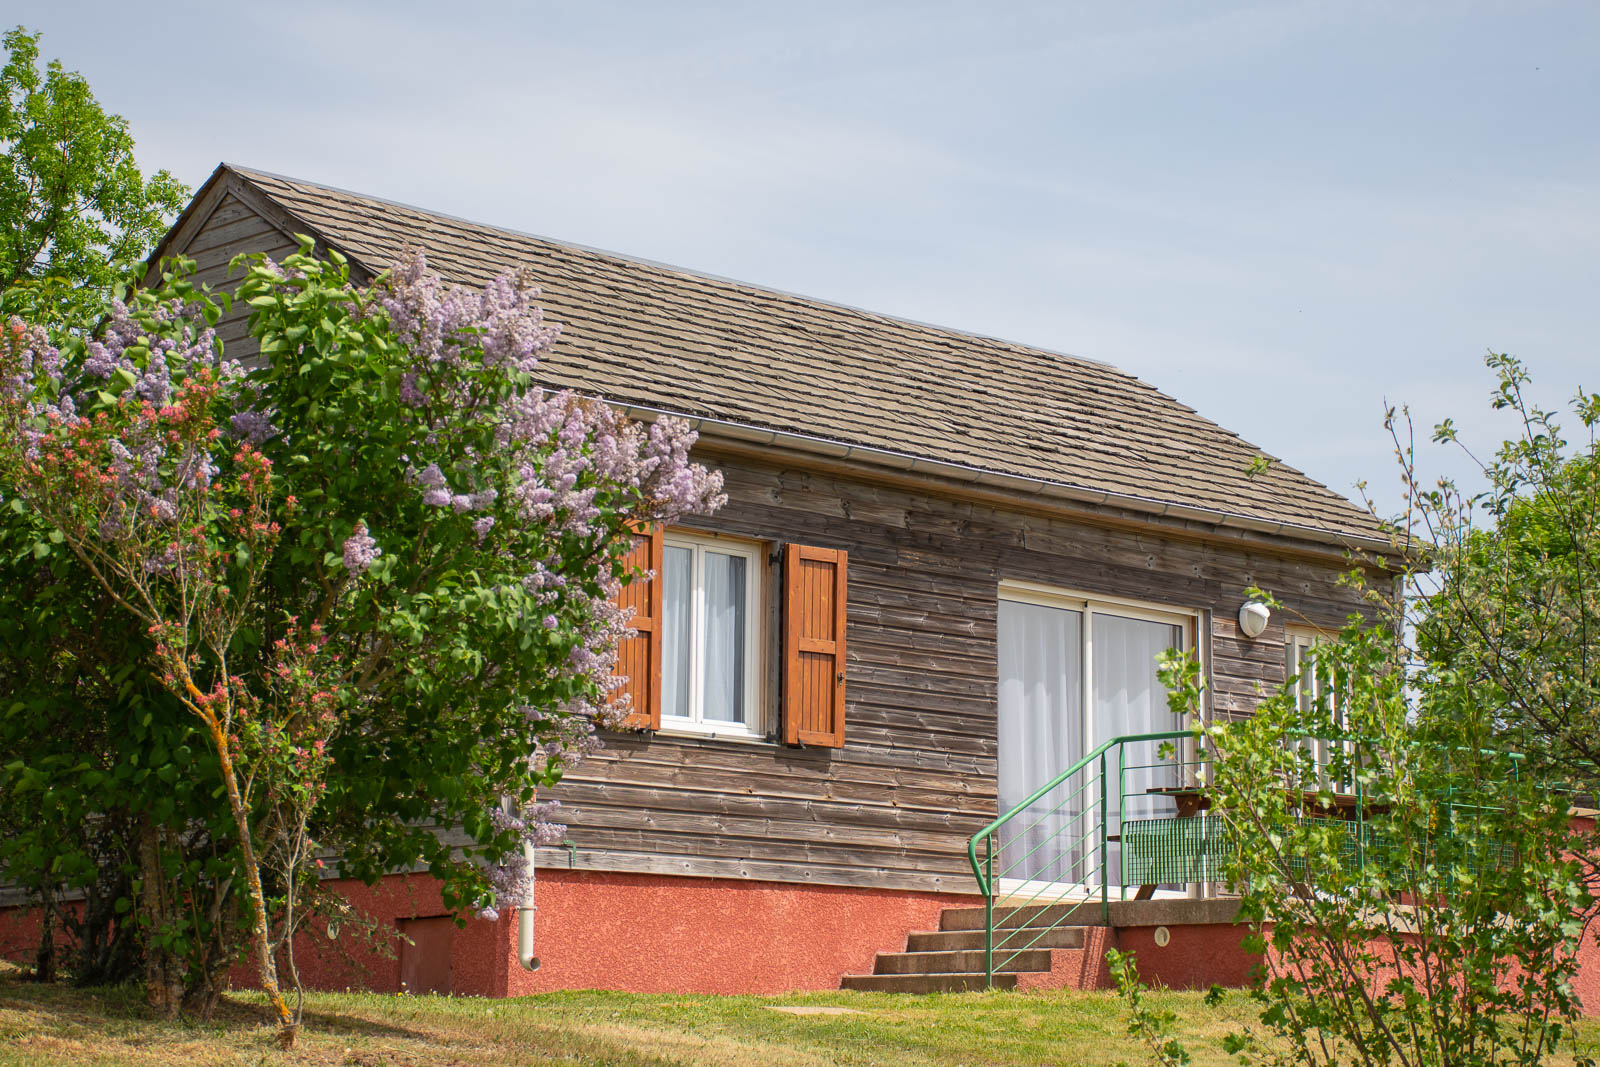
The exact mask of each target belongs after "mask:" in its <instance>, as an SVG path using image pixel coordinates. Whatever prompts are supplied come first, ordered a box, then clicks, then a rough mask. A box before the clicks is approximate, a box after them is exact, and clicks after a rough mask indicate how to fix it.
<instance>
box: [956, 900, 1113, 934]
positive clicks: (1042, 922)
mask: <svg viewBox="0 0 1600 1067" xmlns="http://www.w3.org/2000/svg"><path fill="white" fill-rule="evenodd" d="M994 917H995V925H996V927H998V928H1001V929H1025V928H1028V927H1040V926H1060V925H1070V926H1100V925H1102V918H1101V914H1100V902H1099V901H1098V900H1091V901H1083V902H1073V903H1071V904H1030V905H1024V906H1021V907H1006V906H1005V905H1003V904H997V905H995V909H994ZM983 923H984V913H983V909H982V908H946V909H945V910H944V913H943V914H941V915H940V916H939V929H940V930H947V931H948V930H982V929H983Z"/></svg>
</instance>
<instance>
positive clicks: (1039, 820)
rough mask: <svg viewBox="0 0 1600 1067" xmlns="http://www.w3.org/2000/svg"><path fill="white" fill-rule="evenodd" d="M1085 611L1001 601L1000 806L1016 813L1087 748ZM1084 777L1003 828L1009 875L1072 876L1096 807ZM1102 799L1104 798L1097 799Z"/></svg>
mask: <svg viewBox="0 0 1600 1067" xmlns="http://www.w3.org/2000/svg"><path fill="white" fill-rule="evenodd" d="M1082 631H1083V616H1082V614H1080V613H1079V612H1076V611H1069V610H1067V609H1064V608H1051V607H1043V606H1040V605H1037V604H1019V603H1017V602H1015V601H1010V600H1002V601H1000V618H999V651H1000V663H999V673H1000V810H1001V811H1002V812H1006V811H1010V810H1011V809H1012V808H1013V807H1015V806H1016V805H1018V804H1020V803H1021V802H1022V801H1024V800H1026V799H1027V798H1028V797H1029V796H1030V795H1032V793H1033V791H1034V790H1036V789H1038V788H1039V787H1040V786H1042V785H1044V784H1045V783H1047V782H1049V781H1050V780H1051V779H1052V778H1054V777H1056V776H1057V775H1059V774H1061V773H1062V772H1063V771H1065V770H1066V769H1067V768H1068V767H1070V766H1072V764H1073V763H1074V762H1075V761H1076V760H1077V759H1078V758H1079V757H1080V756H1081V755H1082V754H1083V746H1082V738H1083V673H1082V650H1083V636H1082ZM1083 787H1084V782H1083V775H1082V774H1079V775H1078V776H1076V777H1075V778H1074V779H1071V780H1069V781H1067V782H1064V783H1062V784H1061V785H1059V786H1057V787H1056V788H1055V790H1053V791H1052V792H1051V793H1049V794H1047V795H1046V796H1045V797H1044V798H1043V799H1042V800H1040V801H1039V802H1037V803H1035V804H1034V806H1033V807H1032V808H1031V809H1029V811H1028V812H1027V813H1026V814H1025V815H1024V816H1022V817H1020V818H1018V819H1014V820H1012V821H1011V822H1010V823H1007V824H1006V826H1005V827H1003V828H1002V829H1001V845H1000V862H999V863H998V864H997V867H998V868H999V870H998V871H997V872H996V873H997V874H1000V876H1001V877H1004V878H1008V879H1009V878H1016V879H1024V880H1028V881H1034V880H1039V881H1050V882H1071V881H1077V880H1078V879H1080V878H1082V877H1083V876H1084V875H1085V873H1086V872H1087V863H1086V861H1087V860H1088V859H1089V857H1087V856H1085V855H1084V854H1083V849H1082V847H1081V845H1082V843H1083V841H1084V839H1085V835H1086V833H1087V830H1088V828H1089V820H1090V819H1091V817H1092V814H1093V813H1089V812H1085V811H1084V806H1083V805H1084V801H1085V799H1086V798H1085V796H1084V793H1083ZM1094 799H1095V800H1098V799H1099V797H1098V796H1096V797H1094Z"/></svg>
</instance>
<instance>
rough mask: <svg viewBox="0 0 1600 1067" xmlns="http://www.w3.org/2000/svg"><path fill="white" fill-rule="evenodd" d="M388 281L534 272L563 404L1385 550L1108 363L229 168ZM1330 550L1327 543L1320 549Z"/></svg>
mask: <svg viewBox="0 0 1600 1067" xmlns="http://www.w3.org/2000/svg"><path fill="white" fill-rule="evenodd" d="M228 169H229V170H231V171H232V172H233V173H234V174H236V175H238V176H239V178H240V179H242V180H243V181H245V182H247V183H248V184H249V185H250V186H252V187H254V189H255V190H257V191H259V193H260V194H261V195H263V196H265V197H266V198H268V199H269V200H271V201H272V202H274V203H275V204H276V205H277V206H278V207H279V208H281V209H282V210H283V211H285V212H287V213H288V214H289V215H290V216H292V217H293V219H294V220H297V221H299V222H303V223H304V225H305V231H306V232H307V233H309V234H311V235H314V236H317V237H320V238H321V239H322V240H323V241H324V242H325V243H326V244H328V245H330V246H332V247H335V248H338V249H339V250H340V251H342V252H344V253H345V254H346V255H348V256H350V257H351V258H352V259H353V260H354V261H356V262H357V263H358V264H361V265H362V266H365V267H367V268H368V269H371V270H374V271H376V270H381V269H383V268H384V267H386V266H388V265H389V264H390V263H392V262H393V261H395V260H396V259H398V258H399V257H400V255H401V254H402V252H403V251H404V250H405V249H406V248H407V247H408V246H409V247H420V248H422V249H423V250H424V251H425V252H426V253H427V256H428V262H429V265H430V266H431V267H432V268H433V269H434V270H437V271H439V272H440V273H441V274H443V275H444V276H445V277H446V278H448V279H450V280H452V281H456V282H461V283H466V284H481V283H483V282H485V281H487V280H488V279H490V278H492V277H493V276H495V275H496V274H498V273H500V272H502V271H505V270H508V269H514V268H516V267H521V266H527V267H530V268H531V269H532V271H533V273H534V276H535V277H536V278H537V279H538V280H539V283H540V285H541V287H542V289H543V295H542V299H541V303H542V304H543V306H544V308H545V311H546V314H547V315H548V316H549V317H550V318H551V319H553V320H554V321H557V322H560V323H561V324H562V333H561V340H560V342H559V343H558V345H557V346H556V349H555V351H554V352H553V353H552V354H551V355H550V356H548V357H547V358H546V360H545V361H544V362H543V363H542V364H541V366H542V368H543V372H544V376H545V377H546V378H547V379H548V381H549V384H552V385H556V386H563V387H572V388H575V389H579V390H582V391H585V392H588V393H593V394H599V395H602V396H604V397H606V398H607V399H609V400H613V401H618V402H623V403H627V404H632V405H637V406H642V407H648V408H655V409H660V410H666V411H672V412H679V413H683V414H686V415H692V416H698V417H702V418H708V419H715V420H720V421H723V422H731V423H738V424H743V425H748V426H755V427H760V428H763V429H767V430H774V431H779V432H784V433H793V434H801V435H806V436H808V437H813V438H822V439H825V440H829V441H836V442H840V443H842V444H847V445H855V446H863V447H866V448H869V449H881V450H886V451H890V452H896V453H901V454H911V455H914V456H920V457H926V458H928V459H931V460H935V461H939V462H943V463H950V464H958V465H961V466H964V467H968V468H977V469H979V470H983V471H990V472H994V473H997V474H1002V475H1011V476H1016V477H1021V478H1028V479H1038V480H1040V481H1044V482H1049V483H1056V484H1060V485H1064V486H1070V487H1076V488H1080V489H1086V490H1090V491H1095V492H1104V493H1110V494H1116V495H1119V496H1130V497H1136V498H1143V499H1145V500H1148V501H1154V502H1161V503H1165V504H1175V505H1179V506H1181V507H1189V508H1196V509H1202V510H1205V511H1214V512H1222V513H1224V514H1227V515H1233V516H1240V517H1244V518H1246V519H1255V520H1261V521H1263V522H1268V523H1273V524H1288V525H1290V526H1294V527H1301V528H1304V529H1306V530H1307V531H1320V532H1321V533H1322V534H1323V536H1324V537H1326V535H1328V534H1336V535H1342V536H1350V537H1356V538H1361V539H1366V538H1372V537H1376V536H1381V528H1380V526H1379V525H1378V523H1377V522H1376V521H1375V520H1374V519H1373V517H1372V516H1371V515H1369V514H1368V513H1367V512H1366V511H1365V510H1364V509H1362V508H1359V507H1357V506H1356V505H1354V504H1353V503H1351V502H1350V501H1349V500H1347V499H1345V498H1344V497H1342V496H1340V495H1339V494H1337V493H1335V492H1333V491H1332V490H1330V489H1328V488H1327V487H1325V486H1323V485H1321V484H1320V483H1318V482H1316V481H1314V480H1312V479H1311V478H1309V477H1307V476H1306V475H1304V474H1302V473H1300V472H1299V471H1297V470H1295V469H1294V468H1292V467H1289V466H1287V465H1286V464H1283V463H1281V462H1277V461H1273V462H1272V463H1271V464H1270V466H1269V467H1268V469H1267V470H1266V471H1265V472H1264V473H1259V474H1257V475H1256V476H1255V477H1253V478H1252V477H1250V476H1248V474H1247V470H1248V468H1249V467H1250V464H1251V462H1252V460H1254V459H1255V458H1256V457H1257V456H1258V455H1261V454H1262V453H1261V452H1260V450H1259V449H1257V448H1255V447H1254V446H1253V445H1251V444H1250V443H1248V442H1247V441H1244V440H1242V439H1241V438H1240V437H1239V436H1238V435H1237V434H1234V433H1231V432H1229V431H1227V430H1225V429H1223V428H1222V427H1220V426H1218V425H1217V424H1216V423H1214V422H1212V421H1210V420H1209V419H1206V418H1203V417H1201V416H1200V415H1199V414H1197V413H1196V412H1195V411H1194V410H1193V409H1192V408H1189V407H1187V406H1185V405H1183V404H1180V403H1179V402H1177V401H1176V400H1174V399H1172V398H1171V397H1169V396H1167V395H1166V394H1164V393H1162V392H1160V391H1159V390H1157V389H1155V388H1154V387H1152V386H1150V385H1148V384H1147V383H1145V382H1143V381H1140V380H1139V379H1138V378H1136V377H1134V376H1133V375H1131V374H1126V373H1124V372H1122V371H1119V370H1117V369H1116V368H1114V367H1110V366H1107V365H1105V364H1103V363H1099V362H1095V361H1093V360H1087V359H1080V358H1076V357H1073V356H1066V355H1061V354H1059V353H1055V352H1048V351H1044V350H1041V349H1037V348H1030V347H1027V346H1025V345H1019V344H1012V343H1010V342H1007V341H1001V340H997V339H994V338H990V337H981V336H976V335H973V334H968V333H962V332H959V331H956V330H950V329H942V328H939V327H934V326H927V325H923V324H920V323H915V322H908V321H906V320H903V319H896V318H891V317H889V316H886V315H878V314H873V313H871V312H867V311H861V310H857V309H855V308H849V307H842V306H839V305H836V304H830V303H826V302H824V301H820V300H814V299H809V298H806V297H801V296H795V295H792V294H788V293H782V292H775V291H773V290H769V289H761V288H758V287H756V286H753V285H745V284H742V283H739V282H734V281H729V280H726V279H723V278H716V277H710V276H707V275H703V274H696V273H693V272H691V271H687V270H682V269H679V268H675V267H667V266H663V265H660V264H655V263H649V262H644V261H641V260H637V259H631V258H628V257H626V256H621V255H616V254H613V253H609V252H601V251H597V250H594V249H589V248H583V247H578V246H574V245H570V244H563V243H561V242H558V241H552V240H547V239H544V238H540V237H534V236H530V235H528V234H523V233H518V232H515V231H511V230H505V229H501V228H498V227H495V226H487V225H483V224H480V223H474V222H467V221H464V220H461V219H456V218H452V217H450V216H446V215H440V214H435V213H432V212H428V211H423V210H420V209H417V208H413V207H407V206H404V205H400V204H395V203H391V202H389V201H385V200H380V199H376V198H373V197H369V196H361V195H357V194H354V193H349V192H345V191H342V190H338V189H332V188H328V187H326V186H322V185H316V184H313V183H311V182H305V181H300V180H296V179H291V178H285V177H281V176H277V175H271V174H266V173H263V172H259V171H252V170H246V169H243V168H238V167H231V166H230V167H228ZM1319 539H1320V538H1319Z"/></svg>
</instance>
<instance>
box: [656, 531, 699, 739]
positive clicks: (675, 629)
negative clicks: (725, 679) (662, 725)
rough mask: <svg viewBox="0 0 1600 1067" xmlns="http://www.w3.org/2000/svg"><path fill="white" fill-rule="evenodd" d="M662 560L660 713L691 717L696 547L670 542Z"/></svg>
mask: <svg viewBox="0 0 1600 1067" xmlns="http://www.w3.org/2000/svg"><path fill="white" fill-rule="evenodd" d="M664 555H665V558H664V559H663V560H662V563H661V584H662V592H663V600H662V604H661V608H662V616H663V618H662V633H661V635H660V641H661V714H662V715H663V716H666V715H673V716H677V717H678V718H687V717H688V716H689V662H690V661H689V656H690V653H691V652H692V650H693V645H694V640H693V637H694V635H693V633H692V632H691V627H692V626H693V617H694V549H692V548H680V547H677V546H674V545H668V546H667V547H666V551H665V553H664Z"/></svg>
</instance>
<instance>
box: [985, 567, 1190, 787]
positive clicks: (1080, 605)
mask: <svg viewBox="0 0 1600 1067" xmlns="http://www.w3.org/2000/svg"><path fill="white" fill-rule="evenodd" d="M999 599H1001V600H1010V601H1014V602H1016V603H1019V604H1038V605H1040V606H1042V607H1047V608H1066V609H1068V610H1070V611H1076V612H1078V613H1080V614H1081V616H1082V617H1083V634H1082V641H1083V664H1082V671H1081V673H1082V674H1083V679H1082V693H1081V705H1080V706H1081V707H1082V708H1083V737H1082V738H1081V739H1080V740H1081V741H1082V743H1083V751H1085V752H1089V751H1092V750H1093V749H1094V747H1095V746H1096V745H1098V744H1100V742H1102V741H1104V740H1107V738H1097V737H1095V736H1094V616H1095V613H1096V612H1099V613H1100V614H1102V615H1119V616H1121V617H1122V618H1125V619H1139V620H1141V621H1144V622H1155V623H1164V624H1166V625H1169V626H1177V627H1179V629H1180V633H1181V637H1180V638H1179V640H1180V642H1181V644H1180V647H1181V649H1182V650H1183V651H1184V652H1192V653H1194V654H1195V655H1197V656H1199V655H1202V653H1201V651H1200V642H1199V641H1198V640H1196V636H1195V635H1196V634H1198V633H1199V632H1200V612H1199V611H1198V610H1191V609H1186V608H1169V607H1162V606H1160V605H1156V604H1150V603H1147V602H1145V601H1142V600H1130V599H1128V598H1127V597H1118V596H1102V595H1100V594H1097V593H1080V592H1076V591H1074V590H1069V589H1061V588H1058V587H1056V586H1050V585H1043V584H1041V583H1039V582H1023V581H1015V580H1012V579H1002V580H1001V582H1000V592H999ZM1200 667H1201V670H1204V669H1205V664H1204V663H1202V664H1201V665H1200ZM1188 726H1189V723H1188V722H1184V723H1181V724H1175V725H1174V726H1173V729H1174V730H1182V729H1186V728H1187V727H1188ZM1189 744H1190V743H1189V742H1188V741H1182V742H1180V746H1179V747H1180V748H1183V749H1184V750H1185V751H1187V749H1188V746H1189ZM1185 758H1186V759H1187V758H1188V757H1187V756H1186V757H1185Z"/></svg>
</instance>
